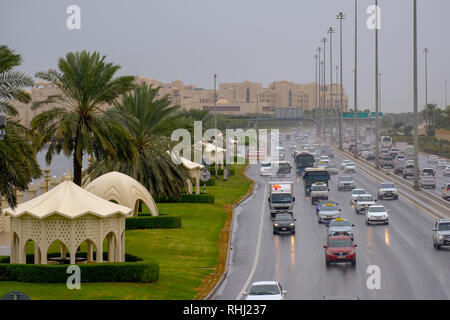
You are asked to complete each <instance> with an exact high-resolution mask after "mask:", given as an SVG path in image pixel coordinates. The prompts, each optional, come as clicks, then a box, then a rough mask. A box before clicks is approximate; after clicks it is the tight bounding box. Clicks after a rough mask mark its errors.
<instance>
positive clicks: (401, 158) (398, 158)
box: [394, 154, 406, 164]
mask: <svg viewBox="0 0 450 320" xmlns="http://www.w3.org/2000/svg"><path fill="white" fill-rule="evenodd" d="M404 161H406V156H405V155H404V154H398V155H397V156H396V157H395V159H394V163H395V164H397V163H402V162H404Z"/></svg>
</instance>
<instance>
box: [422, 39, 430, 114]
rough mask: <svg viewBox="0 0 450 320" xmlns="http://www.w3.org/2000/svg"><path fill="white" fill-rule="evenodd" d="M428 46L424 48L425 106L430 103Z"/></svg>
mask: <svg viewBox="0 0 450 320" xmlns="http://www.w3.org/2000/svg"><path fill="white" fill-rule="evenodd" d="M429 51H430V50H428V48H425V49H423V53H424V54H425V107H426V106H427V105H428V52H429Z"/></svg>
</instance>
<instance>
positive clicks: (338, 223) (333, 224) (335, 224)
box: [330, 220, 350, 227]
mask: <svg viewBox="0 0 450 320" xmlns="http://www.w3.org/2000/svg"><path fill="white" fill-rule="evenodd" d="M349 226H350V222H348V221H345V220H344V221H336V220H335V221H331V222H330V227H349Z"/></svg>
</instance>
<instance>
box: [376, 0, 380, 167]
mask: <svg viewBox="0 0 450 320" xmlns="http://www.w3.org/2000/svg"><path fill="white" fill-rule="evenodd" d="M375 21H376V22H375V24H376V27H375V169H376V170H380V123H379V122H378V120H379V119H378V118H379V117H378V112H379V110H378V108H379V106H380V105H379V101H378V99H379V91H378V84H379V82H378V0H375Z"/></svg>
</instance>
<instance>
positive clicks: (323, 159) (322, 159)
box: [320, 156, 330, 162]
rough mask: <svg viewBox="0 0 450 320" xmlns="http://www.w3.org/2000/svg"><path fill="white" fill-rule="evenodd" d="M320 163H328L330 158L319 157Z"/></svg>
mask: <svg viewBox="0 0 450 320" xmlns="http://www.w3.org/2000/svg"><path fill="white" fill-rule="evenodd" d="M320 161H327V162H329V161H330V158H329V157H328V156H320Z"/></svg>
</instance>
